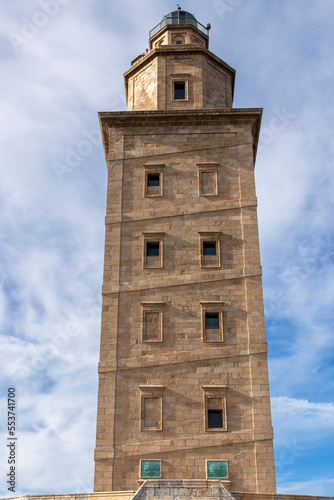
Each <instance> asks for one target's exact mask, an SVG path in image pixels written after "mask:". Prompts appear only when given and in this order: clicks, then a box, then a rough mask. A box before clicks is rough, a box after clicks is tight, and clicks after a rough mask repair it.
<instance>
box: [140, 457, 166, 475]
mask: <svg viewBox="0 0 334 500" xmlns="http://www.w3.org/2000/svg"><path fill="white" fill-rule="evenodd" d="M140 477H142V478H159V477H161V461H160V460H141V461H140Z"/></svg>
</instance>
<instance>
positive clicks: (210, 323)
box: [205, 312, 219, 330]
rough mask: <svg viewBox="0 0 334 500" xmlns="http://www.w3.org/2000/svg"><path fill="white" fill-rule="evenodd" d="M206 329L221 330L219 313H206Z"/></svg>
mask: <svg viewBox="0 0 334 500" xmlns="http://www.w3.org/2000/svg"><path fill="white" fill-rule="evenodd" d="M205 328H206V329H207V330H217V329H218V328H219V313H208V312H206V313H205Z"/></svg>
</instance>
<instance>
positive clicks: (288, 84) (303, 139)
mask: <svg viewBox="0 0 334 500" xmlns="http://www.w3.org/2000/svg"><path fill="white" fill-rule="evenodd" d="M42 4H43V5H42ZM46 5H48V7H46ZM58 7H59V8H58ZM182 7H183V8H184V9H187V10H189V11H191V12H193V13H194V14H195V15H196V16H197V17H198V19H199V20H200V21H201V22H203V24H206V23H207V22H210V23H211V24H212V26H213V29H212V31H211V34H210V36H211V40H210V44H211V49H212V50H213V51H214V52H215V53H217V55H219V56H220V57H222V58H223V59H224V60H226V61H227V62H228V63H229V64H231V65H232V66H233V67H235V68H236V69H237V86H236V100H235V105H236V106H238V107H251V106H253V107H258V106H263V107H264V109H265V110H264V117H263V134H262V138H261V147H260V149H259V153H258V159H257V166H256V175H257V193H258V199H259V223H260V237H261V254H262V262H263V269H264V293H265V304H266V313H267V314H266V318H267V331H268V342H269V353H270V375H271V390H272V393H273V395H274V396H275V397H274V399H273V418H274V424H275V435H276V438H275V443H276V445H275V446H276V460H277V470H278V484H279V491H281V492H288V493H314V494H318V495H320V494H326V495H329V494H332V495H334V485H333V481H332V479H330V474H329V473H328V470H327V465H326V463H325V461H326V459H327V457H329V450H328V447H326V444H324V442H325V441H326V437H327V438H328V436H329V437H331V436H332V435H333V427H332V424H331V422H332V421H333V406H332V403H331V401H332V400H333V392H334V388H333V382H332V380H333V371H334V369H333V357H334V356H333V353H334V349H333V343H334V342H333V334H332V332H333V323H334V317H333V311H332V309H333V307H332V297H333V292H334V289H333V263H334V256H333V236H334V235H333V223H332V221H333V215H334V213H333V196H332V193H333V160H332V158H333V152H334V140H333V138H332V130H333V125H334V123H333V116H332V115H333V113H332V108H333V104H334V103H333V92H332V81H333V67H334V64H333V51H332V47H333V44H334V34H333V30H332V26H331V20H332V18H333V15H334V5H333V2H332V0H322V1H321V2H317V3H315V2H311V1H308V0H282V1H281V2H278V3H274V2H267V0H258V1H257V2H255V3H254V2H246V1H239V0H235V1H234V0H233V1H232V0H222V1H221V2H219V3H218V2H211V3H209V4H205V3H203V2H200V1H199V0H194V1H192V2H190V1H189V0H185V3H184V4H182ZM52 8H53V9H54V13H53V14H52V12H51V10H52ZM173 8H174V5H173V6H171V5H170V3H169V2H167V1H161V2H158V3H157V2H153V0H143V1H142V2H135V1H134V0H124V2H123V3H122V4H120V3H119V2H94V1H93V0H82V1H81V2H80V6H78V2H76V1H75V0H49V1H48V0H43V1H42V0H36V1H35V0H29V1H26V0H25V1H23V0H17V1H15V2H14V3H13V2H8V4H7V5H6V8H4V9H3V11H2V15H1V19H0V56H1V64H2V65H1V68H2V78H1V81H0V95H1V114H0V146H1V147H0V168H1V183H0V209H1V232H0V255H1V261H0V285H1V286H0V347H1V352H2V356H1V358H2V359H1V364H0V375H1V379H2V389H3V390H2V392H1V398H0V403H1V415H5V404H6V398H5V396H6V389H7V388H6V385H7V384H8V385H12V384H15V385H16V388H17V394H18V423H19V433H20V434H19V436H20V455H19V478H20V479H19V491H18V492H16V493H17V494H18V493H46V492H50V493H55V492H73V491H81V492H84V491H91V490H92V472H93V449H94V439H95V416H96V411H95V404H96V397H97V361H98V347H99V346H98V344H99V329H100V290H101V284H102V260H103V238H104V213H105V189H106V168H105V163H104V156H103V151H102V146H101V142H99V140H98V139H97V133H96V132H97V130H98V128H99V126H98V120H97V111H104V110H125V97H124V86H123V85H124V84H123V79H122V73H123V72H124V71H125V70H127V69H128V67H129V65H130V61H131V60H132V59H134V57H136V56H137V55H138V54H139V53H141V52H143V51H144V50H145V48H146V47H147V46H148V31H149V29H151V28H153V27H154V26H155V25H156V24H157V23H158V22H159V21H160V20H161V18H162V16H163V15H164V14H166V13H167V12H169V11H170V10H172V9H173ZM48 9H49V11H48ZM50 9H51V10H50ZM41 12H42V13H43V12H44V14H41ZM129 13H131V15H129ZM31 24H32V25H31ZM38 25H39V26H38ZM42 25H43V26H42ZM28 26H30V30H32V31H31V36H30V38H29V37H28V38H29V40H26V41H25V42H24V43H23V42H22V40H21V42H22V43H21V44H19V43H18V44H17V46H16V47H15V46H14V45H15V43H14V44H13V38H11V35H10V34H11V33H12V34H13V33H16V34H17V35H19V36H24V33H25V32H24V29H29V28H28ZM34 28H35V29H34ZM22 30H23V31H22ZM17 40H19V39H17ZM87 134H88V135H89V134H93V135H91V138H90V139H89V137H87ZM92 137H93V139H92ZM70 154H72V155H73V158H72V160H73V161H72V163H71V161H70V159H69V155H70ZM61 166H62V167H61ZM61 168H63V169H64V170H63V171H61ZM66 169H67V170H66ZM0 426H1V429H2V432H5V430H4V422H3V419H0ZM83 436H84V438H83ZM311 452H312V463H313V469H312V470H310V469H309V468H308V465H307V464H308V463H309V462H310V461H311V460H310V454H311ZM5 454H6V450H4V449H3V448H1V447H0V459H1V461H2V463H3V464H4V463H6V456H5ZM323 457H325V458H323ZM291 461H292V462H291ZM46 463H47V464H48V466H47V467H45V464H46ZM317 464H320V465H317ZM303 471H304V472H303ZM305 471H306V472H305ZM59 478H61V479H59ZM7 494H8V491H7V490H6V489H2V490H1V491H0V495H1V496H7Z"/></svg>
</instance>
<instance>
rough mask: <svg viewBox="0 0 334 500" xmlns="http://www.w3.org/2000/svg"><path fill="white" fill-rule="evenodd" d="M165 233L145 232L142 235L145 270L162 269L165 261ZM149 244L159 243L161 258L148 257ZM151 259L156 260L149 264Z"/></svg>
mask: <svg viewBox="0 0 334 500" xmlns="http://www.w3.org/2000/svg"><path fill="white" fill-rule="evenodd" d="M164 235H165V233H164V232H159V233H155V232H145V233H142V236H143V255H142V266H143V269H162V268H163V261H164V256H163V254H164V245H163V240H164ZM147 243H159V256H158V257H154V256H148V255H147ZM149 259H155V260H154V261H151V262H149Z"/></svg>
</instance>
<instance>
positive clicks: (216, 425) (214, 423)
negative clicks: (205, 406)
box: [208, 410, 223, 429]
mask: <svg viewBox="0 0 334 500" xmlns="http://www.w3.org/2000/svg"><path fill="white" fill-rule="evenodd" d="M222 427H223V411H222V410H208V428H209V429H221V428H222Z"/></svg>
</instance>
